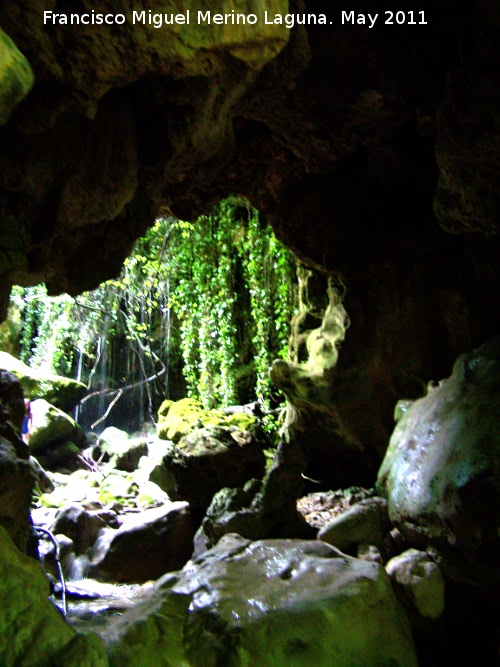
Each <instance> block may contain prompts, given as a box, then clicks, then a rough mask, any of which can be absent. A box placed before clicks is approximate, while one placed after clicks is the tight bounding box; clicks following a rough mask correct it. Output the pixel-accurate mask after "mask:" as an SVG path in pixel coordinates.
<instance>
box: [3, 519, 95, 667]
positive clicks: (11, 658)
mask: <svg viewBox="0 0 500 667" xmlns="http://www.w3.org/2000/svg"><path fill="white" fill-rule="evenodd" d="M49 594H50V589H49V583H48V580H47V578H46V576H45V574H44V572H43V570H42V568H41V567H40V564H39V563H37V562H36V561H35V560H33V559H32V558H29V557H28V556H25V555H23V554H21V553H20V552H19V551H18V550H17V549H16V547H15V546H14V544H13V543H12V541H11V539H10V538H9V536H8V535H7V533H6V532H5V530H4V529H3V528H2V526H0V636H1V637H2V641H1V642H0V663H1V664H2V665H3V666H4V667H18V666H19V665H25V666H26V667H63V665H64V666H66V665H72V667H107V666H108V659H107V656H106V652H105V650H104V646H103V644H102V641H101V640H100V639H99V638H98V637H96V636H95V635H88V636H80V635H77V633H76V631H75V630H73V629H72V628H71V627H70V626H69V625H68V624H67V623H66V622H65V621H64V619H63V618H62V616H61V614H60V612H59V611H58V610H57V609H56V607H55V606H54V605H53V604H52V603H51V602H49V599H48V597H49ZM20 628H22V631H20Z"/></svg>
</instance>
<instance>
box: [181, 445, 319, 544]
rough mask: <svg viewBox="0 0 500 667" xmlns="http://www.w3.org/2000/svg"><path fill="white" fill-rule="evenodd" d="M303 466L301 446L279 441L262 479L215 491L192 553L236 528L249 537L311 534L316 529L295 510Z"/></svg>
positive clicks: (301, 536)
mask: <svg viewBox="0 0 500 667" xmlns="http://www.w3.org/2000/svg"><path fill="white" fill-rule="evenodd" d="M303 468H304V456H303V453H302V450H301V449H300V447H299V446H298V445H297V444H296V443H285V442H280V443H279V445H278V448H277V450H276V453H275V456H274V460H273V464H272V466H271V468H270V469H269V470H268V472H267V473H266V475H265V477H264V479H263V480H262V483H261V482H259V480H255V479H254V480H250V481H249V482H248V483H247V484H245V486H244V487H243V488H232V489H229V488H223V489H221V490H220V491H219V492H218V493H216V494H215V496H214V497H213V499H212V502H211V504H210V506H209V508H208V509H207V513H206V515H205V517H204V519H203V521H202V523H201V526H200V528H199V529H198V531H197V533H196V536H195V540H194V546H195V551H194V553H195V554H196V555H198V554H200V553H202V552H203V551H205V550H206V549H209V548H210V547H212V546H214V545H215V544H217V542H218V541H219V539H220V538H221V537H222V536H223V535H226V534H227V533H236V532H237V533H238V534H239V535H242V536H243V537H246V538H248V539H251V540H259V539H264V538H268V537H295V538H312V537H313V536H314V532H315V531H314V530H313V529H312V528H311V527H310V526H308V525H307V524H306V522H305V520H304V519H303V517H302V516H301V515H300V514H299V512H298V511H297V498H298V497H299V496H300V495H301V492H302V490H303V479H302V477H301V475H300V472H301V470H302V469H303Z"/></svg>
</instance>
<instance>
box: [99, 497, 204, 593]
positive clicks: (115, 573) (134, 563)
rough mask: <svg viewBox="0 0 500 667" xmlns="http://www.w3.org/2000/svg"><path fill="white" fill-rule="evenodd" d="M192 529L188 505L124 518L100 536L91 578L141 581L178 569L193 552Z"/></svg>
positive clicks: (150, 510) (182, 503)
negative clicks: (117, 525)
mask: <svg viewBox="0 0 500 667" xmlns="http://www.w3.org/2000/svg"><path fill="white" fill-rule="evenodd" d="M193 535H194V528H193V525H192V521H191V515H190V512H189V507H188V505H187V503H184V502H178V503H170V504H168V505H165V506H163V507H158V508H153V509H149V510H145V511H143V512H141V513H139V514H131V515H124V516H123V524H122V526H121V527H120V528H118V530H113V529H106V530H104V531H102V533H101V534H100V536H99V538H98V540H97V542H96V544H95V545H94V548H93V551H92V556H91V568H90V575H89V576H92V577H95V578H97V579H104V580H107V581H116V582H143V581H147V580H149V579H157V578H158V577H160V576H161V575H162V574H165V572H170V571H172V570H178V569H179V568H181V567H182V566H183V565H184V564H185V563H186V561H187V560H188V558H189V557H190V555H191V553H192V551H193Z"/></svg>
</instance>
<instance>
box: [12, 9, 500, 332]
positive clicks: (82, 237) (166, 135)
mask: <svg viewBox="0 0 500 667" xmlns="http://www.w3.org/2000/svg"><path fill="white" fill-rule="evenodd" d="M197 4H199V5H200V6H203V3H201V2H198V3H197V2H196V1H195V0H192V1H190V2H186V3H181V5H182V9H179V7H180V6H181V5H179V3H174V2H173V1H172V0H171V1H170V2H161V3H160V2H158V3H151V2H147V1H146V0H136V1H135V2H130V1H127V2H122V3H120V10H119V11H120V12H123V13H124V14H126V15H127V21H126V22H125V23H124V24H122V25H112V26H104V27H103V26H96V25H94V26H92V25H89V26H85V25H79V26H75V25H73V26H71V25H67V26H64V25H54V24H53V23H51V22H50V21H49V22H48V24H47V25H44V21H43V12H44V11H46V10H50V11H52V12H66V13H70V12H74V13H79V14H82V13H84V12H89V11H91V10H94V11H95V12H104V13H105V12H114V13H116V11H117V9H116V6H117V5H116V3H114V2H111V1H105V0H101V1H100V2H98V3H95V2H92V3H91V2H88V0H58V1H57V2H56V1H55V0H45V1H44V2H42V1H41V0H16V1H13V0H4V1H3V2H2V3H1V5H0V26H1V28H2V29H3V31H4V32H5V33H6V34H7V35H8V36H9V37H10V38H11V39H12V40H13V42H14V44H15V45H16V47H17V48H18V49H19V50H20V52H21V53H22V54H23V55H24V56H25V58H26V59H27V61H28V62H29V64H30V66H31V68H32V71H33V74H34V84H33V86H32V87H31V89H30V91H29V92H28V94H26V95H25V96H24V98H23V99H22V101H20V102H19V103H18V104H16V106H15V108H14V109H13V110H12V113H11V114H10V115H9V118H8V119H7V120H6V119H5V118H4V122H3V125H2V126H0V276H1V278H0V280H1V288H0V292H1V297H2V311H3V314H5V305H6V302H7V301H6V300H7V298H8V293H9V289H10V286H11V285H12V284H16V283H17V284H22V285H29V284H34V283H37V282H41V281H44V282H46V284H47V286H48V289H49V292H50V293H53V294H56V293H60V292H68V293H70V294H73V295H74V294H77V293H79V292H81V291H83V290H86V289H90V288H94V287H96V286H97V285H98V284H99V283H100V282H102V281H103V280H105V279H108V278H110V277H112V276H114V275H116V274H117V273H118V272H119V270H120V267H121V264H122V262H123V260H124V258H125V257H126V256H127V254H128V253H129V252H130V250H131V247H132V245H133V243H134V241H135V240H136V239H137V238H138V236H140V235H141V234H142V233H143V232H144V231H145V230H146V229H147V228H148V226H150V225H151V224H152V222H153V220H154V219H155V217H156V216H157V215H158V213H159V212H160V213H161V212H163V213H171V214H173V215H175V216H179V217H181V218H184V219H195V218H196V216H197V215H199V214H200V213H201V212H204V211H207V210H208V209H209V207H210V206H211V205H213V204H214V203H216V202H217V201H218V200H220V199H221V198H223V197H224V196H227V195H228V194H240V195H244V196H247V197H249V198H250V200H251V201H252V203H253V204H254V205H255V206H257V207H258V208H259V209H260V210H261V211H262V212H263V213H265V214H267V215H268V216H269V219H270V220H271V222H272V224H273V226H274V228H275V230H276V232H277V234H278V236H279V237H280V238H281V239H282V240H283V241H284V242H285V243H286V244H287V245H288V246H289V247H290V248H292V249H293V250H294V252H295V253H296V254H297V256H299V257H300V258H301V259H303V260H304V261H305V262H306V263H308V264H309V265H311V266H315V267H318V268H321V269H323V270H326V271H330V272H335V271H339V272H341V273H342V275H343V276H344V277H345V279H346V281H347V283H348V284H349V283H351V284H352V285H353V290H354V293H355V292H356V284H358V283H359V281H362V280H363V279H365V278H366V276H368V275H369V276H370V277H371V278H370V280H372V281H373V279H374V278H373V277H374V276H379V275H383V274H384V272H387V271H389V272H390V271H391V270H393V269H394V267H398V268H397V271H396V270H395V273H394V275H396V274H397V273H398V272H399V274H398V276H399V277H400V276H401V271H402V268H401V266H402V265H403V264H404V265H406V266H407V267H409V268H408V271H410V272H412V271H414V266H415V262H416V261H417V260H419V258H423V261H424V263H425V264H426V267H427V268H426V270H425V271H423V273H422V276H421V277H420V278H419V280H420V281H421V282H422V281H423V282H424V283H425V282H426V281H427V282H428V281H429V280H430V278H429V276H431V275H434V274H435V273H434V272H435V271H439V270H440V269H439V268H438V267H439V262H441V261H442V258H443V257H444V258H445V260H444V268H443V269H442V271H443V273H444V275H445V277H444V278H443V280H445V281H446V280H450V281H452V282H453V281H458V282H460V281H464V280H465V278H464V277H463V273H464V272H465V273H467V272H468V271H469V270H470V271H472V272H474V271H475V272H476V277H475V279H474V280H475V281H476V282H475V287H474V289H479V288H480V287H481V285H483V287H484V285H487V289H488V290H490V291H491V290H493V289H496V287H497V286H498V270H497V269H495V267H496V260H495V257H496V256H497V250H498V242H497V238H498V237H497V232H498V222H499V220H498V210H499V209H498V183H499V181H500V179H499V152H500V151H499V149H500V140H499V135H498V122H499V114H498V90H499V86H498V72H499V51H498V48H497V40H498V28H499V21H500V19H499V7H498V3H497V2H496V0H484V1H483V2H477V3H475V2H469V3H463V2H450V1H447V2H445V1H437V2H436V1H433V2H430V1H429V0H422V1H421V2H420V3H419V4H418V8H417V9H418V10H419V11H422V12H425V18H426V21H427V24H426V25H415V26H414V25H406V24H405V25H392V26H390V25H384V24H383V21H384V14H385V12H386V10H387V11H390V10H392V9H398V10H401V9H402V8H403V9H408V10H409V9H415V7H413V6H412V7H410V5H413V4H414V3H399V4H397V3H396V4H397V6H396V4H395V3H393V2H391V1H389V0H388V2H386V3H384V4H383V7H382V4H380V3H378V4H379V5H380V7H379V9H377V11H379V12H380V15H379V19H378V21H377V24H376V25H374V27H373V28H369V27H368V25H366V24H355V25H351V24H349V25H342V23H341V12H342V10H345V9H346V7H345V3H341V2H337V1H336V0H333V1H331V0H329V1H328V2H326V1H322V0H315V1H312V0H311V1H305V2H304V3H302V2H294V1H292V2H290V3H289V4H288V3H287V2H285V1H284V0H265V1H264V2H255V1H254V2H252V1H251V0H247V1H246V2H240V3H233V4H231V3H229V2H219V3H217V10H218V11H221V12H225V11H226V12H228V11H230V9H231V8H232V7H233V6H237V7H241V8H242V11H245V12H246V13H249V12H253V11H257V9H256V8H259V11H260V10H261V9H262V8H267V9H269V12H270V13H271V14H272V15H274V14H275V13H281V14H282V15H284V14H285V13H287V12H292V13H293V12H295V13H298V14H299V15H304V14H308V13H312V14H314V15H316V16H320V15H322V14H324V15H325V16H326V17H327V19H328V21H327V25H306V26H304V25H295V27H294V28H293V29H289V28H286V27H285V26H283V25H272V26H263V25H262V22H259V25H258V26H254V27H253V28H252V27H251V28H248V27H247V28H248V29H247V28H245V29H243V28H241V29H240V28H236V27H235V26H229V27H227V29H226V30H224V29H223V28H222V27H220V26H214V25H211V26H208V27H207V26H199V25H196V26H195V25H194V24H193V25H192V26H190V27H189V29H187V28H186V26H179V25H175V26H166V25H164V26H163V27H162V28H161V29H156V28H154V27H153V26H151V25H144V24H138V25H137V24H136V25H134V24H132V22H131V20H129V19H128V17H129V15H131V13H132V11H133V10H135V11H142V10H144V11H149V10H150V9H151V8H152V6H153V5H154V11H155V12H165V13H167V12H179V11H184V10H185V9H186V8H190V9H191V12H192V14H193V15H194V14H195V12H196V11H197V9H198V6H197ZM373 5H374V3H373V2H357V3H356V13H357V15H358V14H359V13H362V12H363V11H364V12H366V13H369V12H372V13H373V12H374V9H373ZM393 5H394V6H393ZM403 5H404V7H403ZM406 5H408V7H406ZM214 7H215V6H214ZM213 11H216V10H215V9H213ZM330 22H331V23H330ZM450 258H451V259H450ZM447 262H448V264H450V263H451V264H453V265H454V266H453V268H451V267H450V266H448V264H447ZM460 262H465V263H466V264H467V267H468V268H467V269H464V270H463V271H460V270H458V269H457V267H456V265H457V264H460ZM481 263H483V264H482V265H483V266H486V265H487V267H489V268H487V269H486V268H485V269H483V270H479V269H478V265H479V264H481ZM486 273H487V274H488V275H486ZM478 276H479V277H478ZM398 279H399V278H398ZM408 280H409V284H410V287H409V289H410V290H411V289H412V288H411V284H413V285H414V284H415V280H413V282H412V280H411V279H410V278H408ZM417 282H418V281H417ZM478 286H479V287H478ZM464 289H467V285H465V286H464ZM354 307H355V306H354ZM355 308H356V307H355ZM486 319H488V318H486ZM490 320H491V318H490ZM488 326H489V327H490V328H492V325H491V322H490V324H489V325H488ZM488 326H486V329H488Z"/></svg>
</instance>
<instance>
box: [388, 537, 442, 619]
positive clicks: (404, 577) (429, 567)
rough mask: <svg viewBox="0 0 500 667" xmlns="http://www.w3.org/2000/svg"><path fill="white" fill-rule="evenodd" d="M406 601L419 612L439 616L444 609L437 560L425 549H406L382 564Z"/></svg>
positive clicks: (429, 615) (427, 615)
mask: <svg viewBox="0 0 500 667" xmlns="http://www.w3.org/2000/svg"><path fill="white" fill-rule="evenodd" d="M385 569H386V572H387V574H388V575H389V576H390V577H391V581H392V582H393V584H394V585H395V586H396V587H397V589H398V590H399V591H400V594H402V597H403V599H404V601H405V602H406V604H407V605H410V606H411V607H412V608H413V609H414V610H415V611H417V612H418V613H419V614H420V616H423V617H425V618H439V617H440V616H441V614H442V613H443V611H444V602H445V597H444V594H445V585H444V579H443V575H442V574H441V570H440V569H439V566H438V564H437V563H436V562H435V561H434V560H433V559H432V558H431V557H430V556H429V554H427V553H426V552H425V551H418V550H417V549H408V550H407V551H405V552H403V553H402V554H400V555H399V556H395V557H394V558H391V560H390V561H389V562H388V563H387V564H386V566H385Z"/></svg>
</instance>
